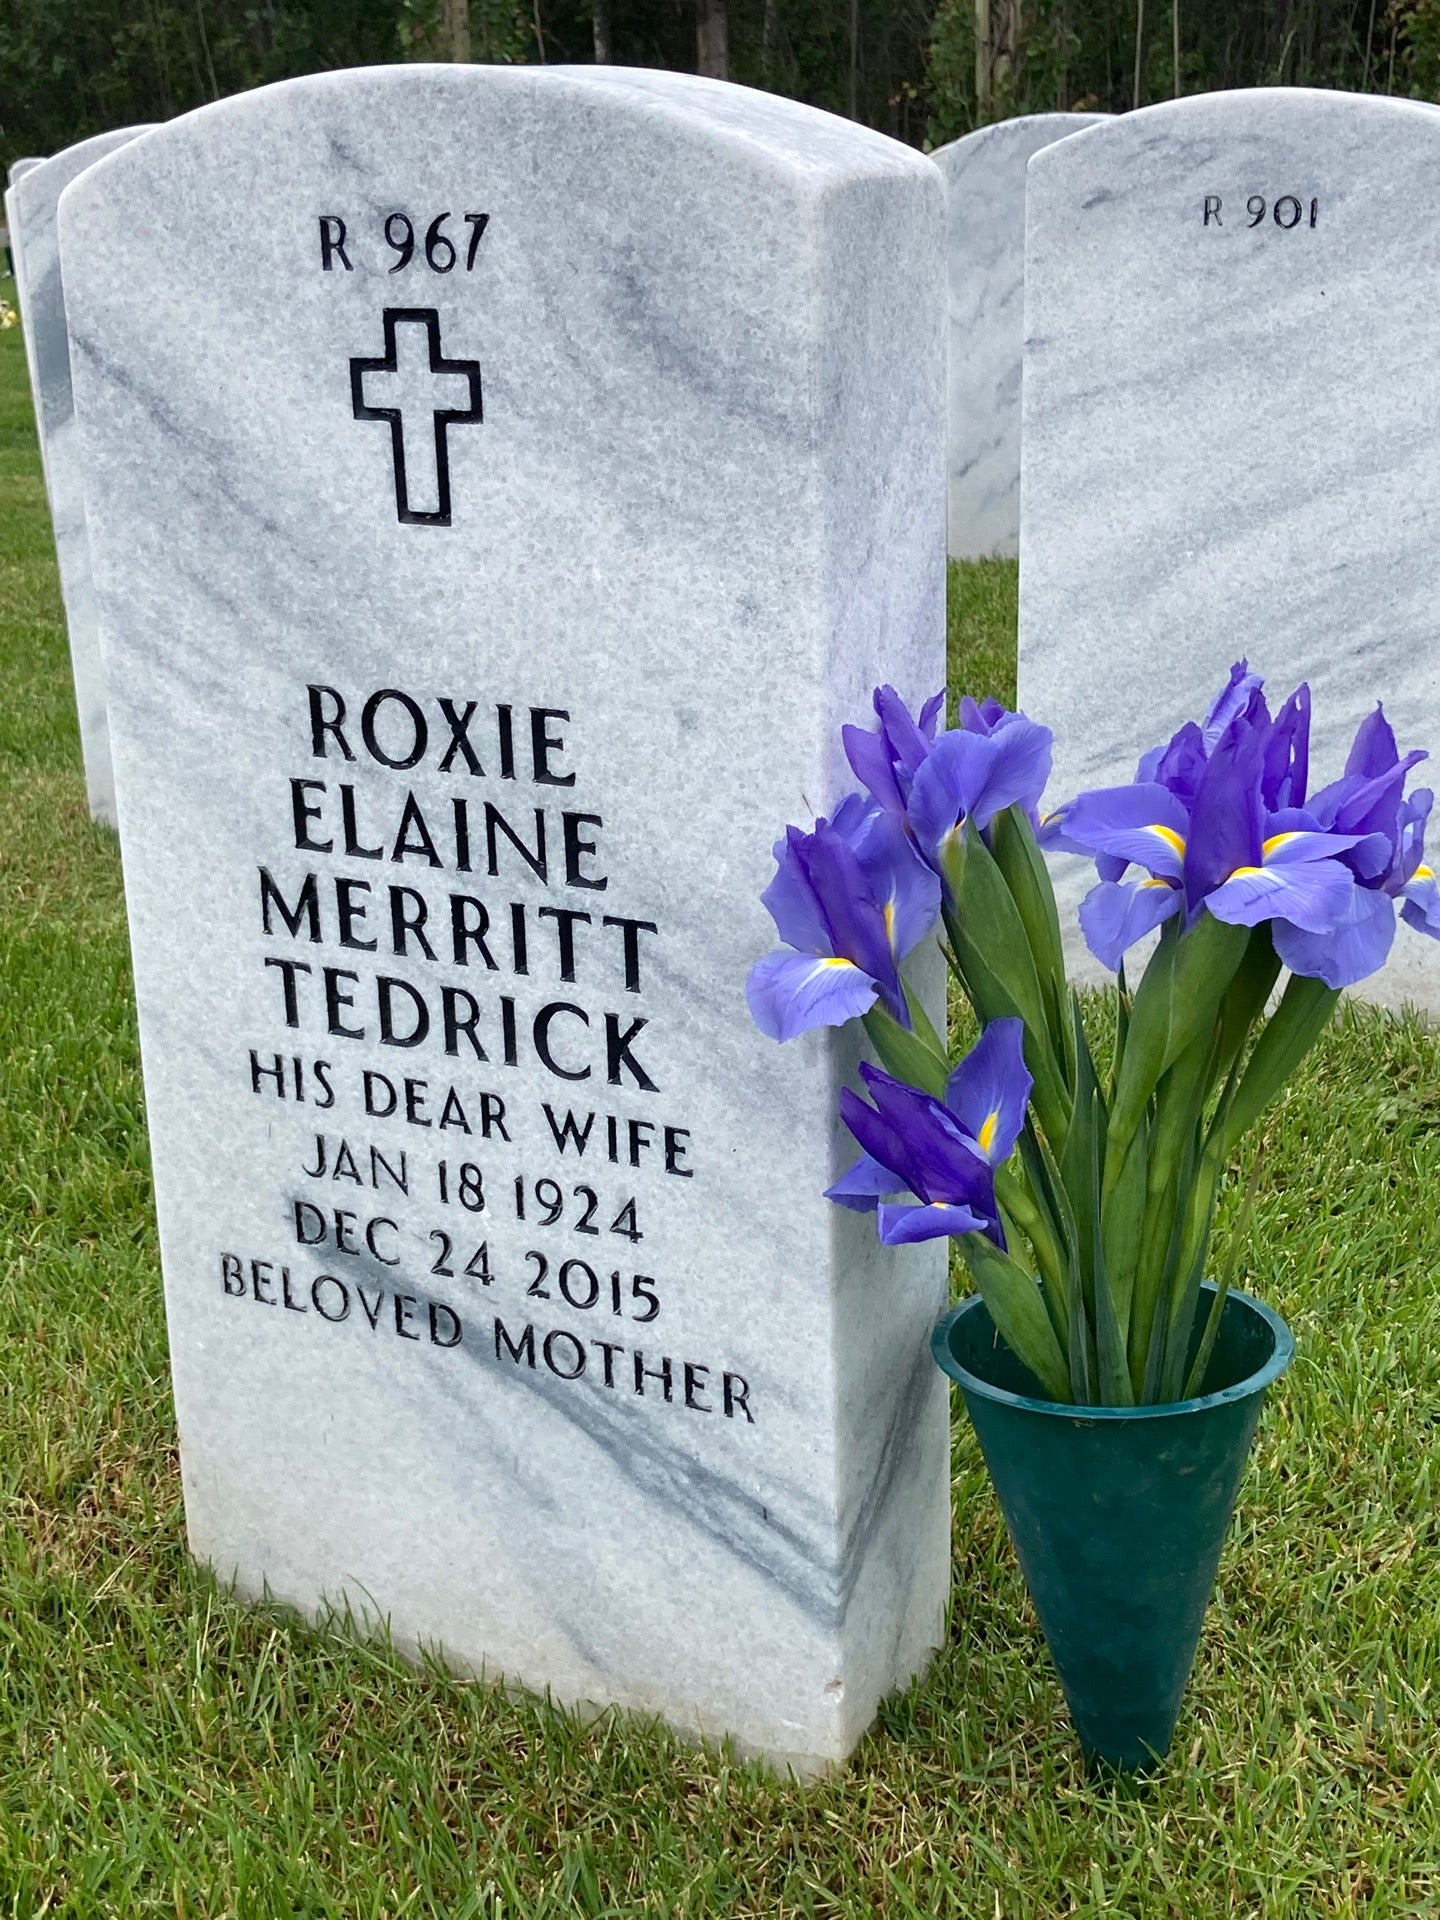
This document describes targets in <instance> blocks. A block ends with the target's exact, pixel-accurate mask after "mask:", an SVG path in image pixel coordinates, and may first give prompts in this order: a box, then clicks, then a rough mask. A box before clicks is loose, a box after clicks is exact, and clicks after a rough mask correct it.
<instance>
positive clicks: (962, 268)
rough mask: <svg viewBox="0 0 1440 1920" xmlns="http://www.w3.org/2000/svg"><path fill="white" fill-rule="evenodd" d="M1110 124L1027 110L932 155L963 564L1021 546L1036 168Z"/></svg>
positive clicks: (953, 513) (953, 496) (956, 547)
mask: <svg viewBox="0 0 1440 1920" xmlns="http://www.w3.org/2000/svg"><path fill="white" fill-rule="evenodd" d="M1105 117H1106V116H1105V115H1103V114H1094V113H1032V114H1024V115H1022V116H1020V117H1019V118H1017V119H1014V120H999V121H997V122H996V123H995V124H994V125H993V126H989V127H981V128H979V129H978V131H976V132H975V133H967V134H966V136H965V138H964V139H963V140H955V141H952V142H951V144H950V145H949V146H948V147H937V148H936V150H935V152H934V153H933V154H932V155H931V156H930V157H931V159H932V160H933V161H934V162H935V164H936V165H937V166H938V167H939V169H940V171H941V172H942V173H943V174H944V176H945V201H946V212H945V229H946V230H945V267H946V274H947V278H948V304H949V314H950V396H949V442H950V444H949V548H950V558H951V559H952V560H982V559H984V558H986V557H987V556H988V555H990V554H1013V553H1015V552H1016V551H1017V550H1018V547H1019V543H1020V358H1021V348H1022V345H1023V341H1024V324H1023V310H1024V290H1025V167H1026V164H1027V162H1028V161H1029V159H1030V156H1031V154H1032V153H1038V152H1039V150H1040V149H1041V147H1048V146H1051V145H1053V143H1054V142H1055V141H1057V140H1063V139H1065V138H1066V137H1067V136H1068V135H1070V134H1072V133H1079V132H1080V130H1081V129H1082V128H1084V127H1088V126H1091V125H1093V124H1094V122H1095V121H1096V120H1099V119H1104V118H1105Z"/></svg>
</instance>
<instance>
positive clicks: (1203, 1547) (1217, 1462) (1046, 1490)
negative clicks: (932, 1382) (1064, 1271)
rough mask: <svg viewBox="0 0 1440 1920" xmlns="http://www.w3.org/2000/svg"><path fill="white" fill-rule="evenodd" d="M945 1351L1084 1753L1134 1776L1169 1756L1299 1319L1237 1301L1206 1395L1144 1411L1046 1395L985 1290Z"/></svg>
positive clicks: (1229, 1305) (952, 1317)
mask: <svg viewBox="0 0 1440 1920" xmlns="http://www.w3.org/2000/svg"><path fill="white" fill-rule="evenodd" d="M1207 1292H1211V1293H1213V1288H1207ZM1196 1317H1197V1321H1199V1322H1201V1323H1202V1324H1203V1321H1204V1318H1205V1313H1204V1311H1203V1310H1202V1312H1201V1313H1200V1314H1199V1315H1197V1316H1196ZM1198 1338H1199V1327H1198V1326H1197V1330H1196V1341H1197V1344H1198ZM932 1346H933V1349H934V1353H935V1358H936V1359H937V1360H938V1361H939V1363H940V1365H941V1366H942V1367H943V1368H944V1369H945V1371H946V1373H948V1374H949V1375H950V1377H951V1378H952V1379H953V1380H955V1381H958V1383H959V1386H960V1391H961V1392H962V1393H963V1394H964V1396H965V1405H966V1408H967V1410H968V1411H969V1414H970V1419H971V1422H972V1423H973V1425H974V1428H975V1432H976V1434H977V1436H978V1438H979V1441H980V1447H981V1450H982V1452H983V1453H984V1455H985V1464H986V1466H987V1467H988V1468H989V1470H990V1478H991V1480H992V1481H993V1483H994V1486H995V1491H996V1494H997V1495H998V1497H999V1500H1000V1505H1001V1508H1002V1510H1003V1511H1004V1514H1005V1522H1006V1525H1007V1526H1008V1527H1009V1529H1010V1538H1011V1539H1012V1540H1013V1541H1014V1543H1015V1551H1016V1553H1017V1554H1018V1555H1019V1558H1020V1565H1021V1568H1022V1569H1023V1571H1024V1574H1025V1580H1026V1584H1027V1585H1028V1586H1029V1588H1030V1593H1031V1597H1032V1598H1033V1599H1034V1602H1035V1609H1036V1612H1037V1613H1038V1614H1039V1616H1040V1625H1041V1627H1042V1628H1043V1629H1044V1633H1045V1639H1046V1641H1047V1643H1048V1644H1049V1648H1050V1653H1051V1657H1052V1659H1053V1660H1054V1662H1055V1666H1056V1670H1057V1671H1058V1673H1059V1676H1060V1684H1061V1686H1062V1687H1063V1688H1064V1690H1065V1698H1066V1701H1067V1703H1068V1705H1069V1708H1070V1717H1071V1719H1072V1720H1073V1721H1074V1723H1075V1730H1076V1732H1077V1733H1078V1734H1079V1736H1080V1744H1081V1746H1082V1747H1083V1748H1084V1750H1085V1753H1086V1755H1087V1756H1088V1757H1089V1758H1090V1759H1092V1760H1097V1761H1101V1762H1104V1763H1106V1764H1108V1765H1110V1766H1112V1767H1118V1768H1122V1769H1125V1770H1126V1771H1135V1772H1141V1771H1144V1770H1146V1769H1147V1768H1150V1767H1153V1766H1155V1765H1157V1764H1158V1763H1159V1761H1160V1760H1161V1759H1163V1757H1164V1755H1165V1753H1166V1750H1167V1749H1168V1747H1169V1745H1170V1736H1171V1735H1172V1733H1173V1732H1174V1730H1175V1721H1176V1717H1177V1716H1178V1714H1179V1711H1180V1699H1181V1696H1182V1695H1183V1693H1184V1691H1185V1683H1186V1682H1187V1680H1188V1679H1189V1678H1190V1669H1191V1667H1192V1666H1193V1664H1194V1661H1195V1649H1196V1647H1197V1646H1198V1645H1199V1641H1200V1626H1201V1622H1202V1621H1203V1619H1204V1617H1205V1608H1206V1606H1207V1605H1208V1604H1209V1600H1210V1594H1211V1590H1212V1589H1213V1587H1214V1585H1215V1573H1216V1569H1217V1567H1218V1566H1219V1563H1220V1549H1221V1546H1222V1545H1223V1544H1224V1539H1225V1534H1226V1530H1227V1528H1228V1527H1229V1524H1230V1516H1231V1513H1232V1512H1233V1510H1234V1507H1235V1499H1236V1495H1237V1494H1238V1492H1239V1490H1240V1478H1241V1475H1242V1474H1243V1472H1244V1470H1245V1460H1246V1456H1247V1454H1248V1453H1249V1451H1250V1442H1251V1440H1252V1439H1253V1437H1254V1433H1255V1425H1256V1422H1257V1421H1258V1419H1259V1418H1260V1407H1261V1403H1262V1401H1263V1400H1264V1398H1265V1390H1266V1388H1267V1387H1268V1386H1269V1385H1270V1383H1271V1381H1272V1380H1275V1379H1277V1378H1278V1377H1279V1376H1280V1374H1282V1373H1283V1372H1284V1370H1285V1368H1286V1367H1287V1366H1288V1365H1289V1364H1290V1360H1291V1357H1292V1355H1293V1354H1294V1351H1295V1343H1294V1340H1293V1339H1292V1338H1291V1335H1290V1330H1289V1328H1288V1327H1287V1326H1286V1325H1285V1322H1284V1321H1283V1320H1282V1319H1281V1318H1280V1316H1279V1315H1278V1314H1276V1313H1273V1312H1272V1311H1271V1310H1270V1308H1269V1307H1266V1306H1263V1305H1262V1304H1261V1303H1260V1301H1258V1300H1252V1299H1251V1298H1250V1297H1249V1296H1248V1295H1247V1294H1243V1293H1230V1294H1228V1295H1227V1296H1226V1300H1225V1305H1224V1308H1223V1310H1222V1316H1221V1322H1220V1330H1219V1335H1218V1338H1217V1339H1216V1342H1215V1346H1214V1350H1213V1352H1212V1353H1211V1356H1210V1362H1209V1365H1208V1367H1207V1368H1206V1372H1205V1378H1204V1379H1203V1380H1202V1381H1201V1383H1200V1384H1201V1389H1202V1390H1201V1392H1200V1393H1199V1394H1198V1395H1197V1396H1196V1397H1195V1398H1194V1399H1192V1400H1175V1401H1170V1402H1168V1403H1166V1404H1164V1405H1161V1406H1149V1407H1075V1406H1062V1405H1060V1404H1058V1403H1057V1402H1055V1401H1053V1400H1046V1399H1045V1398H1044V1397H1043V1395H1042V1393H1041V1390H1040V1387H1039V1385H1038V1383H1037V1382H1036V1380H1035V1378H1034V1376H1033V1375H1032V1374H1030V1373H1029V1372H1028V1371H1027V1370H1026V1369H1025V1368H1024V1367H1023V1366H1021V1364H1020V1363H1019V1361H1018V1360H1016V1358H1015V1357H1014V1355H1013V1354H1012V1353H1011V1352H1010V1350H1009V1348H1008V1347H1006V1346H1005V1345H1004V1343H1003V1342H1002V1341H1001V1340H1000V1338H999V1336H998V1335H997V1334H996V1332H995V1328H994V1325H993V1323H992V1322H991V1319H990V1315H989V1314H988V1312H987V1311H986V1309H985V1304H984V1302H983V1301H982V1300H981V1299H979V1298H978V1296H977V1297H976V1298H974V1299H970V1300H967V1301H965V1302H964V1303H963V1304H962V1305H961V1306H958V1307H956V1308H955V1309H954V1311H953V1312H951V1313H948V1314H947V1315H946V1316H945V1318H944V1319H943V1320H941V1322H940V1323H939V1325H938V1326H937V1327H936V1329H935V1332H934V1336H933V1340H932Z"/></svg>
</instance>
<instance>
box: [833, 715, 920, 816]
mask: <svg viewBox="0 0 1440 1920" xmlns="http://www.w3.org/2000/svg"><path fill="white" fill-rule="evenodd" d="M874 703H875V714H876V718H877V719H878V720H879V722H880V725H879V727H878V728H875V729H872V730H870V731H867V730H866V729H865V728H864V727H842V728H841V729H840V737H841V739H842V740H843V741H844V743H845V758H846V759H847V760H848V761H849V762H850V766H851V768H852V770H853V772H854V774H855V778H856V779H857V780H858V781H859V782H860V784H861V786H862V787H864V788H865V789H866V791H867V792H868V793H869V794H870V797H871V798H872V799H873V800H874V801H875V802H876V804H877V805H879V806H881V807H883V808H884V809H885V811H886V812H887V813H904V811H905V808H906V806H907V805H908V803H909V800H910V788H911V784H912V783H913V781H914V779H915V775H916V773H917V772H918V771H919V769H920V767H921V765H922V764H923V763H924V760H925V756H926V755H927V754H928V753H929V751H930V748H931V745H932V744H933V742H934V739H935V728H936V726H937V725H938V723H939V719H940V715H941V714H942V713H943V712H944V709H945V689H944V688H943V687H942V688H941V689H940V691H939V693H932V694H931V696H930V698H929V699H928V700H927V701H926V702H925V704H924V706H923V707H921V709H920V717H919V719H918V720H917V719H914V718H913V717H912V716H911V713H910V709H909V708H908V707H907V706H906V704H905V702H904V701H903V700H902V699H901V698H900V696H899V694H898V693H897V692H896V691H895V689H894V687H888V686H887V687H877V688H876V689H875V693H874Z"/></svg>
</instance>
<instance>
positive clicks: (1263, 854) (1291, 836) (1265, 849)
mask: <svg viewBox="0 0 1440 1920" xmlns="http://www.w3.org/2000/svg"><path fill="white" fill-rule="evenodd" d="M1299 838H1300V835H1299V833H1298V832H1292V833H1272V834H1271V836H1270V838H1269V839H1268V840H1267V841H1266V842H1265V844H1264V846H1262V847H1261V849H1260V858H1261V859H1262V860H1268V859H1269V858H1270V856H1271V854H1272V853H1277V852H1278V851H1279V849H1280V848H1281V847H1288V846H1289V844H1290V842H1291V841H1292V840H1298V839H1299Z"/></svg>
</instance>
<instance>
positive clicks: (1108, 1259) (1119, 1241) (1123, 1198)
mask: <svg viewBox="0 0 1440 1920" xmlns="http://www.w3.org/2000/svg"><path fill="white" fill-rule="evenodd" d="M1149 1144H1150V1140H1149V1128H1148V1127H1147V1126H1145V1125H1142V1126H1141V1127H1140V1128H1139V1130H1138V1131H1137V1132H1136V1135H1135V1138H1134V1139H1133V1140H1132V1141H1131V1142H1130V1151H1129V1153H1127V1154H1126V1156H1125V1164H1124V1166H1123V1167H1122V1168H1121V1170H1120V1175H1119V1177H1118V1179H1117V1180H1116V1182H1115V1184H1114V1186H1113V1187H1112V1188H1111V1189H1110V1192H1109V1194H1108V1195H1106V1196H1104V1197H1103V1198H1102V1200H1101V1203H1100V1218H1101V1252H1102V1253H1103V1255H1104V1258H1105V1274H1106V1279H1107V1283H1108V1285H1109V1288H1110V1298H1111V1301H1112V1302H1113V1304H1114V1310H1115V1320H1116V1324H1117V1325H1118V1327H1119V1328H1120V1330H1121V1332H1122V1333H1123V1334H1124V1336H1125V1338H1126V1340H1127V1342H1128V1340H1129V1336H1130V1315H1131V1312H1132V1310H1133V1307H1132V1303H1133V1301H1134V1297H1135V1269H1136V1266H1137V1264H1138V1262H1139V1257H1140V1235H1141V1231H1142V1228H1143V1226H1144V1221H1145V1174H1146V1169H1147V1165H1148V1153H1149Z"/></svg>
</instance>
